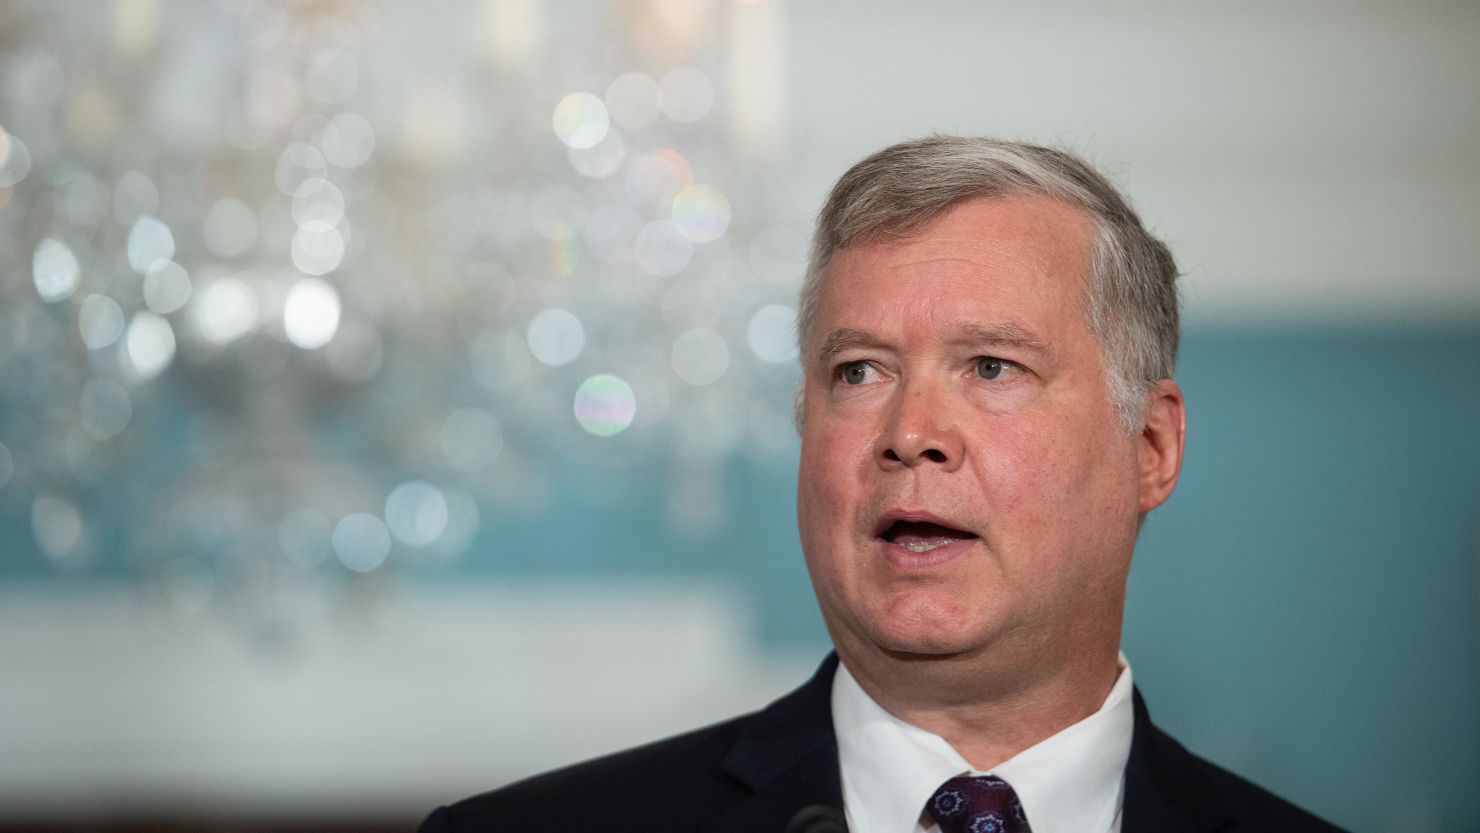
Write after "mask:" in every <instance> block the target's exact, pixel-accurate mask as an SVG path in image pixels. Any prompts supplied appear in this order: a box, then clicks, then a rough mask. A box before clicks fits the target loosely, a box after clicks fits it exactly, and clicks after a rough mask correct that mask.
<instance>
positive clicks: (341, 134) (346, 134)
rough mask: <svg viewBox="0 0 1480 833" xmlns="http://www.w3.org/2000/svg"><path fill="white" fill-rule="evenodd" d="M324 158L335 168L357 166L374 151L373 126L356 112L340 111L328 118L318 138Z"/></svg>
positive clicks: (367, 159) (367, 160)
mask: <svg viewBox="0 0 1480 833" xmlns="http://www.w3.org/2000/svg"><path fill="white" fill-rule="evenodd" d="M319 145H320V147H322V148H323V149H324V158H325V159H327V160H328V161H329V164H331V165H333V166H335V167H336V168H357V167H359V166H361V165H363V164H365V163H366V162H369V161H370V156H371V154H373V153H374V152H375V128H373V127H371V126H370V122H368V121H366V120H365V117H364V116H361V115H359V114H358V113H340V114H339V115H337V116H335V117H334V118H332V119H330V120H329V125H328V126H327V127H325V128H324V135H323V137H322V138H321V139H320V140H319Z"/></svg>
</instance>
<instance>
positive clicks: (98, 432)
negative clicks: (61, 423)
mask: <svg viewBox="0 0 1480 833" xmlns="http://www.w3.org/2000/svg"><path fill="white" fill-rule="evenodd" d="M78 411H79V413H80V414H81V416H82V430H84V431H86V432H87V435H88V436H89V437H92V438H93V439H94V440H97V441H98V442H102V441H103V440H106V439H108V438H110V437H113V436H115V435H117V434H118V433H119V432H120V431H122V430H123V429H124V428H125V427H127V426H128V421H129V417H131V416H133V413H134V406H133V402H131V401H130V400H129V395H128V391H127V390H125V389H124V387H123V385H120V384H118V383H117V382H115V381H113V380H112V379H108V378H104V377H102V376H94V377H93V378H91V379H88V380H87V384H85V385H83V386H82V395H81V397H80V398H79V401H78Z"/></svg>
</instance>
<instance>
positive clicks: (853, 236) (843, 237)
mask: <svg viewBox="0 0 1480 833" xmlns="http://www.w3.org/2000/svg"><path fill="white" fill-rule="evenodd" d="M1018 195H1041V196H1046V197H1049V198H1052V199H1056V200H1059V201H1061V202H1064V203H1067V204H1069V205H1071V206H1074V207H1076V208H1079V209H1082V210H1083V211H1085V212H1086V213H1087V214H1089V216H1090V218H1091V219H1092V220H1093V221H1094V224H1095V227H1096V234H1095V240H1094V243H1093V244H1092V246H1093V250H1092V252H1091V264H1090V279H1089V281H1088V282H1087V285H1086V287H1085V317H1086V322H1087V323H1088V325H1089V328H1090V331H1091V332H1092V333H1093V334H1094V335H1095V337H1096V338H1097V339H1098V340H1099V342H1100V347H1101V349H1102V350H1103V351H1104V353H1105V359H1106V363H1107V365H1108V368H1107V369H1108V372H1109V377H1110V378H1109V383H1110V392H1111V396H1112V398H1113V401H1114V404H1115V407H1116V409H1117V411H1118V412H1119V415H1120V420H1121V423H1122V424H1123V425H1124V426H1125V428H1126V430H1127V431H1134V430H1136V429H1137V428H1139V426H1140V425H1141V413H1142V410H1143V408H1144V406H1145V400H1146V394H1147V393H1148V392H1150V390H1151V388H1152V387H1154V386H1155V385H1156V383H1157V382H1158V381H1160V380H1162V379H1169V378H1171V376H1172V370H1173V368H1174V366H1175V365H1176V361H1177V342H1178V338H1179V335H1178V312H1177V306H1178V299H1177V265H1176V263H1175V262H1174V261H1173V260H1172V253H1171V252H1170V251H1169V250H1168V249H1167V247H1166V245H1165V244H1163V243H1162V242H1161V241H1160V240H1157V239H1156V238H1155V237H1152V236H1151V234H1150V233H1149V232H1147V231H1146V229H1145V227H1144V226H1142V225H1141V220H1140V218H1139V217H1137V216H1136V212H1135V211H1133V210H1132V209H1131V207H1130V205H1129V203H1127V202H1126V200H1125V198H1124V197H1122V196H1121V195H1120V192H1118V191H1117V190H1116V189H1115V186H1113V185H1111V184H1110V182H1109V181H1108V180H1106V179H1105V177H1103V176H1101V175H1100V174H1099V173H1098V172H1096V171H1095V170H1094V169H1093V168H1091V167H1090V166H1089V164H1088V163H1086V162H1084V161H1083V160H1081V159H1079V158H1078V157H1076V156H1074V155H1072V154H1069V153H1066V152H1064V151H1061V150H1055V149H1053V148H1046V147H1039V146H1037V145H1029V144H1022V143H1019V142H1008V141H1002V140H999V139H987V138H973V137H962V136H929V137H926V138H923V139H913V140H910V141H907V142H901V143H899V144H897V145H893V146H890V147H887V148H885V149H883V150H881V151H879V152H878V153H875V154H874V155H872V156H870V157H868V158H867V159H864V160H863V161H862V162H859V163H858V164H856V165H854V166H853V167H852V168H849V169H848V172H847V173H845V174H843V176H842V178H841V179H839V180H838V183H837V184H836V185H834V186H833V189H832V193H831V194H829V195H828V198H827V202H826V204H824V205H823V207H822V211H821V212H819V213H818V215H817V229H816V232H815V233H814V235H813V238H812V253H811V258H810V259H809V261H808V263H807V274H806V277H805V278H804V280H803V282H802V290H801V299H800V302H799V305H798V311H797V340H798V342H799V344H800V347H801V352H802V357H803V359H802V360H803V362H804V363H805V362H806V360H807V359H806V357H807V347H808V343H809V341H810V340H811V338H812V326H813V323H814V322H815V320H816V318H817V303H818V296H819V295H820V294H821V291H822V280H823V274H824V272H826V271H827V265H828V263H829V262H830V261H831V260H832V256H833V254H834V253H835V252H837V251H838V250H839V249H843V248H847V247H849V246H853V245H858V244H864V243H871V242H877V241H878V240H880V239H881V238H888V237H898V236H907V235H909V234H912V233H918V232H921V231H924V229H925V227H926V226H928V225H929V224H930V223H931V222H932V221H934V220H935V219H937V218H939V217H940V216H941V215H943V214H945V213H946V212H947V211H949V210H950V209H952V208H954V207H955V206H956V205H958V204H959V203H961V202H964V201H966V200H970V199H982V198H988V199H990V198H1001V197H1009V196H1018ZM798 404H799V405H800V399H799V400H798ZM798 416H800V412H799V413H798Z"/></svg>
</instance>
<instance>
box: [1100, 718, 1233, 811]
mask: <svg viewBox="0 0 1480 833" xmlns="http://www.w3.org/2000/svg"><path fill="white" fill-rule="evenodd" d="M1132 697H1133V698H1134V701H1135V709H1136V719H1135V729H1134V730H1133V734H1132V735H1131V754H1130V759H1129V760H1128V761H1127V762H1126V767H1125V808H1124V811H1123V813H1122V816H1121V833H1153V831H1155V833H1211V831H1215V830H1221V829H1223V828H1225V827H1227V826H1229V825H1230V824H1231V823H1232V822H1233V815H1232V813H1231V812H1230V808H1229V807H1228V806H1227V805H1226V804H1225V803H1224V802H1223V800H1222V798H1221V797H1220V796H1219V795H1218V794H1217V792H1216V791H1215V790H1214V789H1213V787H1212V785H1211V784H1209V783H1208V782H1207V781H1206V779H1205V778H1204V777H1203V776H1202V774H1201V773H1202V768H1201V766H1199V765H1198V762H1197V760H1196V759H1195V758H1193V757H1192V755H1191V754H1190V753H1189V752H1188V751H1187V750H1186V749H1183V748H1182V746H1181V744H1179V743H1177V742H1176V741H1174V740H1172V739H1171V738H1170V737H1168V736H1167V735H1166V734H1164V733H1162V731H1161V730H1160V729H1157V728H1156V727H1155V726H1154V725H1152V723H1151V717H1150V714H1149V713H1148V712H1147V710H1146V703H1145V701H1144V700H1142V699H1141V692H1140V691H1139V690H1137V691H1134V692H1133V694H1132Z"/></svg>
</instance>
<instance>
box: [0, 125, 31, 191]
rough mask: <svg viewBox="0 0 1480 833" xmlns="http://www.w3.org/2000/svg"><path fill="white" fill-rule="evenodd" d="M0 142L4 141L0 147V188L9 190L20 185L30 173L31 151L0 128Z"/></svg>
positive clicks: (23, 143) (12, 135)
mask: <svg viewBox="0 0 1480 833" xmlns="http://www.w3.org/2000/svg"><path fill="white" fill-rule="evenodd" d="M0 140H3V141H4V146H3V147H0V188H9V187H12V186H14V185H18V184H20V181H21V180H23V179H25V178H26V174H29V173H30V172H31V150H30V148H27V147H26V143H25V142H22V141H21V140H20V139H19V138H17V137H16V136H15V135H14V134H12V133H6V132H5V130H4V128H0Z"/></svg>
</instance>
